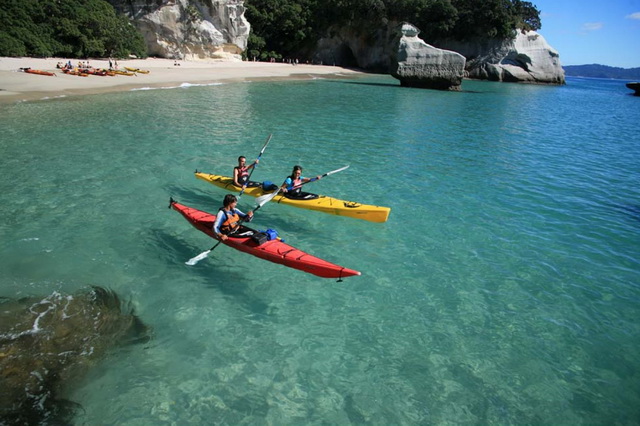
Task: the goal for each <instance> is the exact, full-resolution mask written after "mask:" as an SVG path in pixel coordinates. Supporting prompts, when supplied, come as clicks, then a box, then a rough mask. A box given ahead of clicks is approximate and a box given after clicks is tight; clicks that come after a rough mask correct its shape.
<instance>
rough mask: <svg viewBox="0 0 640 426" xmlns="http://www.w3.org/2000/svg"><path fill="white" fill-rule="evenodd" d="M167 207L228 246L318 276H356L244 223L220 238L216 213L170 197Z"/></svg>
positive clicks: (355, 273) (346, 269)
mask: <svg viewBox="0 0 640 426" xmlns="http://www.w3.org/2000/svg"><path fill="white" fill-rule="evenodd" d="M169 207H171V208H173V209H174V210H176V211H177V212H179V213H180V214H182V216H184V218H185V219H187V221H189V223H191V225H193V227H194V228H196V229H198V230H199V231H202V232H204V233H205V234H207V235H208V236H210V237H211V238H213V239H215V240H217V241H220V242H221V243H222V244H225V245H227V246H229V247H231V248H234V249H236V250H239V251H242V252H245V253H248V254H250V255H253V256H256V257H259V258H261V259H264V260H268V261H270V262H273V263H278V264H280V265H284V266H288V267H289V268H293V269H298V270H300V271H304V272H307V273H309V274H313V275H317V276H319V277H322V278H338V280H340V279H342V278H346V277H351V276H354V275H360V272H358V271H355V270H353V269H348V268H345V267H343V266H340V265H336V264H334V263H331V262H327V261H326V260H323V259H320V258H318V257H315V256H312V255H310V254H308V253H305V252H303V251H301V250H298V249H297V248H295V247H292V246H290V245H288V244H286V243H285V242H284V241H283V240H281V239H280V238H272V239H269V237H268V236H267V234H265V233H263V232H260V231H256V230H254V229H251V228H248V227H246V226H244V225H243V226H241V228H240V230H239V231H238V232H236V233H235V234H231V235H229V238H228V239H226V240H224V241H221V240H219V239H218V238H217V237H216V235H215V234H214V232H213V223H214V222H215V220H216V215H214V214H210V213H207V212H204V211H201V210H198V209H195V208H192V207H188V206H185V205H183V204H180V203H178V202H176V201H175V200H174V199H173V198H172V199H171V200H170V206H169Z"/></svg>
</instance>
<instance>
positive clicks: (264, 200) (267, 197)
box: [256, 189, 280, 207]
mask: <svg viewBox="0 0 640 426" xmlns="http://www.w3.org/2000/svg"><path fill="white" fill-rule="evenodd" d="M279 193H280V189H278V190H276V191H273V192H272V193H271V194H265V195H261V196H259V197H258V198H256V203H257V204H258V207H262V206H263V205H265V204H267V203H268V202H269V201H271V200H273V199H274V198H275V196H276V195H278V194H279Z"/></svg>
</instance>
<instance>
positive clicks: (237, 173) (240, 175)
mask: <svg viewBox="0 0 640 426" xmlns="http://www.w3.org/2000/svg"><path fill="white" fill-rule="evenodd" d="M259 162H260V160H257V159H256V161H254V162H253V164H251V165H249V166H247V165H246V164H247V159H246V157H244V156H242V155H241V156H240V157H238V165H237V166H236V167H234V168H233V184H234V185H235V186H241V187H242V189H244V188H245V187H247V186H257V185H255V184H257V182H254V184H251V183H250V182H249V170H251V169H252V168H254V167H255V166H256V165H257V164H258V163H259ZM258 185H259V184H258Z"/></svg>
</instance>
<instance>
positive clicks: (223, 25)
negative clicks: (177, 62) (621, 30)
mask: <svg viewBox="0 0 640 426" xmlns="http://www.w3.org/2000/svg"><path fill="white" fill-rule="evenodd" d="M109 2H110V3H111V4H112V5H113V6H114V7H115V9H116V10H117V11H119V12H121V13H124V14H125V15H127V16H129V17H130V18H132V19H133V22H134V24H135V25H136V26H137V27H138V29H139V30H140V31H141V32H142V35H143V36H144V38H145V42H146V44H147V49H148V53H149V55H150V56H159V57H163V58H175V59H191V60H193V59H205V58H220V59H237V60H239V59H240V58H241V54H242V52H243V51H244V50H245V49H246V47H247V40H248V38H249V29H250V25H249V22H247V20H246V19H245V17H244V11H245V8H244V0H155V1H152V0H109Z"/></svg>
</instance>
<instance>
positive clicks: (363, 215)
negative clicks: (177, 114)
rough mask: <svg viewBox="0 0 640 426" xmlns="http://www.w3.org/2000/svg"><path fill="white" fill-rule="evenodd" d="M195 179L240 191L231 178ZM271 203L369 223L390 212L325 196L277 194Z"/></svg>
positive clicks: (255, 192) (257, 192)
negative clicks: (289, 196)
mask: <svg viewBox="0 0 640 426" xmlns="http://www.w3.org/2000/svg"><path fill="white" fill-rule="evenodd" d="M196 177H197V178H198V179H202V180H204V181H206V182H209V183H211V184H213V185H215V186H218V187H220V188H224V189H227V190H229V191H232V192H239V191H240V190H241V189H242V188H240V187H237V186H235V185H234V184H233V178H231V177H228V176H219V175H211V174H208V173H202V172H198V171H196ZM270 192H273V191H264V190H263V188H262V186H256V187H247V189H245V191H244V193H245V194H248V195H251V196H252V197H260V196H261V195H265V194H269V193H270ZM272 202H275V203H280V204H286V205H288V206H292V207H299V208H301V209H308V210H317V211H320V212H323V213H329V214H333V215H337V216H347V217H353V218H356V219H363V220H368V221H369V222H386V221H387V219H388V218H389V212H390V211H391V209H390V208H389V207H381V206H372V205H369V204H360V203H356V202H355V201H344V200H339V199H337V198H332V197H327V196H325V195H320V196H318V198H311V199H295V198H287V197H286V196H285V195H284V194H278V195H276V196H275V197H274V198H273V200H272Z"/></svg>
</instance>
